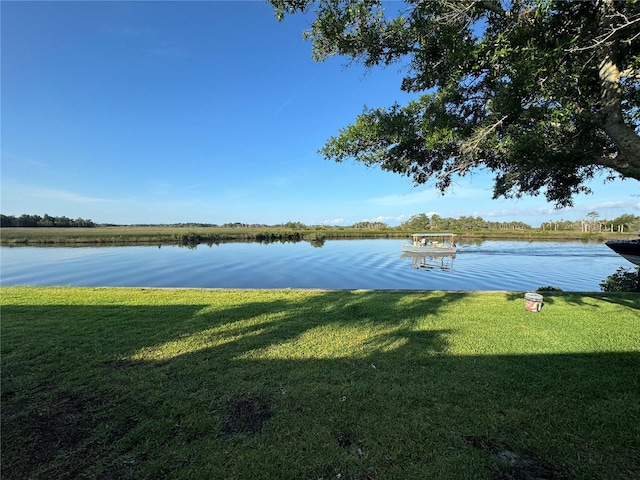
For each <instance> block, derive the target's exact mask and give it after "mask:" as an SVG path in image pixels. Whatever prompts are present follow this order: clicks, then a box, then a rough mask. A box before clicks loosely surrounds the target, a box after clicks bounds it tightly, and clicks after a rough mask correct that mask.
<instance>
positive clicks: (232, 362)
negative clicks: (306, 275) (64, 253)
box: [1, 287, 640, 479]
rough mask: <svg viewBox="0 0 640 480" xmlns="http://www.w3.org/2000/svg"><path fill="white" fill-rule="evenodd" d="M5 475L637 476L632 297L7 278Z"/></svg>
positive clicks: (639, 436) (636, 344)
mask: <svg viewBox="0 0 640 480" xmlns="http://www.w3.org/2000/svg"><path fill="white" fill-rule="evenodd" d="M1 305H2V310H1V313H2V324H1V327H2V336H1V340H2V478H3V479H24V478H38V479H40V478H41V479H50V478H100V479H111V478H131V479H141V478H176V479H200V478H201V479H216V478H221V479H222V478H224V479H233V478H238V479H249V478H251V479H253V478H257V479H262V478H264V479H271V478H292V479H294V478H295V479H336V478H341V479H347V478H353V479H407V478H442V479H445V478H446V479H449V478H454V479H455V478H459V479H472V478H478V479H481V478H485V479H492V478H494V479H498V478H500V479H526V478H556V479H570V478H576V479H581V478H589V479H598V478H600V479H608V478H622V479H624V478H628V479H631V478H638V477H640V428H639V427H638V425H639V424H640V402H639V398H640V397H639V393H640V385H639V375H640V320H639V318H640V315H639V311H640V297H639V296H638V295H637V294H580V293H556V292H553V293H546V292H545V306H544V308H543V309H542V311H541V312H539V313H530V312H526V311H525V310H524V299H523V296H522V294H521V293H444V292H370V291H341V292H327V291H294V290H280V291H273V290H255V291H240V290H238V291H233V290H162V289H113V288H98V289H87V288H52V287H44V288H40V287H37V288H32V287H10V288H3V289H2V291H1Z"/></svg>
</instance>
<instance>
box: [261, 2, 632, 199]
mask: <svg viewBox="0 0 640 480" xmlns="http://www.w3.org/2000/svg"><path fill="white" fill-rule="evenodd" d="M270 3H271V4H272V5H273V7H274V8H275V11H276V14H277V16H278V18H279V19H282V18H284V16H286V15H287V14H294V13H298V12H313V13H314V20H313V22H312V24H311V26H310V28H309V30H307V31H306V32H304V37H305V38H306V39H308V40H310V41H311V42H312V45H313V46H312V52H313V57H314V59H315V60H317V61H323V60H325V59H326V58H327V57H329V56H332V55H341V56H345V57H347V58H349V59H351V60H353V61H357V62H361V63H362V64H363V65H364V66H366V67H374V66H377V65H382V66H386V65H390V64H394V63H398V64H400V65H401V66H402V68H403V72H404V78H403V80H402V83H401V85H399V87H400V88H401V89H402V90H404V91H406V92H410V93H414V94H415V99H414V100H412V101H410V102H409V103H407V104H406V105H399V104H397V103H396V104H394V105H391V106H388V107H384V108H382V107H381V108H374V109H369V108H365V109H364V111H363V112H362V113H361V114H360V115H358V116H357V118H356V119H355V122H354V123H353V124H352V125H349V126H347V127H345V128H343V129H341V130H340V132H339V133H338V134H337V135H336V136H335V137H331V138H329V139H328V141H327V142H326V144H325V145H324V147H323V148H322V149H321V150H320V152H321V153H322V154H323V156H324V157H325V158H327V159H333V160H336V161H338V162H340V161H343V160H345V159H351V158H352V159H355V160H357V161H360V162H363V163H365V164H366V165H369V166H374V165H378V166H380V167H381V168H382V169H384V170H388V171H392V172H396V173H399V174H403V175H407V176H410V177H412V178H413V181H414V182H415V183H416V184H422V183H426V182H428V181H434V182H435V184H436V186H437V187H438V188H440V189H441V190H442V191H445V190H446V189H447V187H448V186H449V185H450V183H451V181H452V176H454V175H465V174H467V173H469V172H470V171H472V170H475V169H479V168H486V169H489V170H490V171H491V172H492V173H493V175H494V179H495V184H494V192H493V193H494V198H497V197H500V196H504V197H520V196H522V195H538V194H541V193H542V194H544V195H545V196H546V198H547V200H549V201H551V202H553V203H555V205H556V206H558V207H560V206H566V205H571V203H572V197H573V195H574V194H576V193H579V192H588V191H589V189H588V188H587V187H586V186H585V182H586V181H587V180H589V179H591V178H593V176H594V175H595V174H596V173H601V172H604V173H605V174H606V175H607V176H608V177H609V178H614V177H615V176H620V177H627V178H633V179H636V180H640V2H637V1H631V0H629V1H616V0H590V1H587V0H585V1H552V0H502V1H501V0H477V1H473V0H406V1H405V2H403V3H398V2H380V1H379V0H318V1H310V0H270Z"/></svg>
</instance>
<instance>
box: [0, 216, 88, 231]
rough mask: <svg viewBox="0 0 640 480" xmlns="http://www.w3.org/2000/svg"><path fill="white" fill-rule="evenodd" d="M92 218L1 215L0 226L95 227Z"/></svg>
mask: <svg viewBox="0 0 640 480" xmlns="http://www.w3.org/2000/svg"><path fill="white" fill-rule="evenodd" d="M95 226H96V224H95V223H94V222H93V221H92V220H85V219H83V218H76V219H71V218H67V217H64V216H63V217H52V216H51V215H48V214H46V213H45V214H44V217H41V216H40V215H28V214H26V213H25V214H23V215H20V216H19V217H16V216H14V215H0V227H2V228H6V227H95Z"/></svg>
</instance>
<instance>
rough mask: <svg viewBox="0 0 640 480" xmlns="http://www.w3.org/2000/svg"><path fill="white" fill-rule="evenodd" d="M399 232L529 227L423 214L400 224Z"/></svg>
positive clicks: (479, 219) (510, 223)
mask: <svg viewBox="0 0 640 480" xmlns="http://www.w3.org/2000/svg"><path fill="white" fill-rule="evenodd" d="M400 229H401V230H415V231H424V230H529V229H531V226H530V225H528V224H526V223H523V222H489V221H487V220H484V219H483V218H482V217H465V216H462V217H460V218H444V217H440V216H439V215H435V214H434V215H431V216H430V217H428V216H427V215H426V214H424V213H420V214H418V215H414V216H412V217H411V218H410V219H409V220H407V221H406V222H403V223H402V224H400Z"/></svg>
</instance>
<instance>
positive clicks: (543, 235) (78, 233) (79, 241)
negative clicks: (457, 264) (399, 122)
mask: <svg viewBox="0 0 640 480" xmlns="http://www.w3.org/2000/svg"><path fill="white" fill-rule="evenodd" d="M412 233H415V232H414V231H413V230H411V231H410V230H400V229H398V228H397V227H396V228H393V227H389V228H386V229H378V230H374V229H363V228H355V227H308V228H299V229H288V228H281V227H263V228H261V227H232V228H229V227H197V226H196V227H194V226H170V225H167V226H163V225H161V226H97V227H90V228H87V227H4V228H2V229H0V245H2V246H82V245H86V246H127V245H148V246H161V245H200V244H219V243H228V242H261V243H272V242H300V241H306V242H311V243H319V244H321V243H322V242H324V241H328V240H363V239H385V238H397V239H404V238H409V235H411V234H412ZM450 233H455V234H456V235H458V240H525V241H527V240H528V241H545V240H555V241H583V242H606V241H607V240H613V239H617V240H622V239H632V238H637V234H636V233H631V232H626V233H619V232H581V231H575V230H559V231H554V230H542V229H539V228H531V229H499V230H495V229H494V230H489V229H477V230H467V231H456V230H452V231H450Z"/></svg>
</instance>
